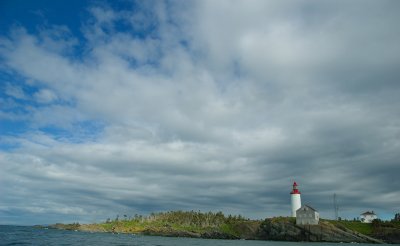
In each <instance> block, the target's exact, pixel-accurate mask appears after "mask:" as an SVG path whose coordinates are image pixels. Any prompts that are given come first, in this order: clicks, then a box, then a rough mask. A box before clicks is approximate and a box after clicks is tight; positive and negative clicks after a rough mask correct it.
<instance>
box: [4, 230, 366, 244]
mask: <svg viewBox="0 0 400 246" xmlns="http://www.w3.org/2000/svg"><path fill="white" fill-rule="evenodd" d="M0 245H99V246H103V245H138V246H139V245H140V246H173V245H174V246H175V245H176V246H184V245H197V246H212V245H215V246H225V245H232V246H259V245H264V246H329V245H331V246H339V245H340V244H332V243H303V242H299V243H296V242H273V241H244V240H214V239H194V238H175V237H154V236H142V235H132V234H111V233H90V232H79V231H63V230H54V229H48V230H46V229H39V228H35V227H29V226H2V225H0ZM364 245H368V244H363V246H364ZM371 245H372V244H371Z"/></svg>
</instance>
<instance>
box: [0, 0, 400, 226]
mask: <svg viewBox="0 0 400 246" xmlns="http://www.w3.org/2000/svg"><path fill="white" fill-rule="evenodd" d="M399 12H400V1H397V0H374V1H371V0H351V1H348V0H338V1H316V0H315V1H314V0H309V1H303V0H298V1H290V0H287V1H282V0H277V1H272V0H269V1H265V0H260V1H258V0H246V1H245V0H232V1H227V0H220V1H213V0H199V1H196V0H193V1H183V0H180V1H161V0H157V1H127V0H126V1H125V0H120V1H97V0H96V1H95V0H93V1H78V0H73V1H50V0H48V1H47V0H36V1H33V0H28V1H26V0H24V1H23V0H2V1H0V224H19V225H33V224H50V223H55V222H65V223H69V222H75V221H79V222H81V223H92V222H100V221H104V220H106V219H107V218H115V217H116V216H117V215H120V216H122V215H124V214H126V215H128V216H132V215H134V214H143V215H146V214H149V213H151V212H159V211H169V210H195V211H197V210H201V211H204V212H207V211H215V212H216V211H223V212H224V213H225V214H242V215H243V216H245V217H249V218H252V219H264V218H266V217H273V216H289V215H290V213H291V210H290V194H289V193H290V191H291V185H292V183H293V182H294V181H296V182H297V183H298V184H299V189H300V191H301V192H302V203H303V204H308V205H311V206H312V207H314V208H315V209H317V210H318V211H319V212H320V215H321V217H322V218H333V216H334V210H333V194H337V202H338V205H339V216H341V217H343V218H349V219H353V218H355V217H358V216H359V215H360V214H361V213H363V212H365V211H367V210H369V211H370V210H373V211H375V212H376V213H377V214H378V216H379V217H380V218H383V219H391V218H393V217H394V214H395V213H398V212H400V191H399V188H398V187H400V179H399V178H398V177H399V173H400V96H399V95H400V80H399V79H400V69H399V67H400V45H399V44H400V27H399V23H400V15H399V14H398V13H399Z"/></svg>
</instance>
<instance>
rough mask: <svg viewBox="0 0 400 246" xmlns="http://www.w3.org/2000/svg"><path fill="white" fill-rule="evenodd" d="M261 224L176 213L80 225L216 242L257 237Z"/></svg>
mask: <svg viewBox="0 0 400 246" xmlns="http://www.w3.org/2000/svg"><path fill="white" fill-rule="evenodd" d="M260 223H261V222H257V221H251V220H249V219H246V218H244V217H242V216H240V215H239V216H231V215H229V216H225V215H224V214H223V213H222V212H217V213H212V212H208V213H201V212H195V211H173V212H166V213H152V214H151V215H149V216H140V215H136V216H134V217H133V218H127V217H124V218H123V219H120V218H117V219H114V220H110V219H108V220H107V221H105V222H103V223H98V224H90V225H80V230H86V231H104V232H121V233H144V234H154V235H172V236H189V237H210V238H211V237H212V238H246V237H254V235H255V233H256V232H257V230H258V227H259V225H260Z"/></svg>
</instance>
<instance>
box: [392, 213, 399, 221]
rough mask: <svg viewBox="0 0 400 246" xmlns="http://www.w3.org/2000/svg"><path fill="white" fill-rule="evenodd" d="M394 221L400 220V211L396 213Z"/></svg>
mask: <svg viewBox="0 0 400 246" xmlns="http://www.w3.org/2000/svg"><path fill="white" fill-rule="evenodd" d="M393 221H400V213H396V214H395V215H394V219H393Z"/></svg>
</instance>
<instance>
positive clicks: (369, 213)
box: [361, 211, 376, 215]
mask: <svg viewBox="0 0 400 246" xmlns="http://www.w3.org/2000/svg"><path fill="white" fill-rule="evenodd" d="M361 215H376V214H375V213H374V211H372V212H370V211H367V212H365V213H362V214H361Z"/></svg>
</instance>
